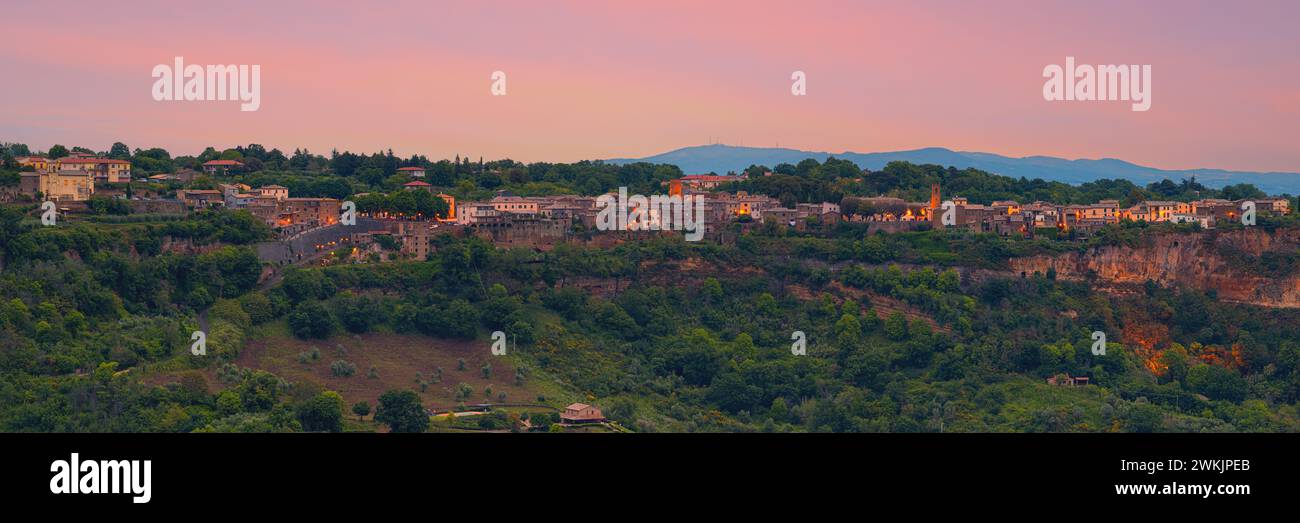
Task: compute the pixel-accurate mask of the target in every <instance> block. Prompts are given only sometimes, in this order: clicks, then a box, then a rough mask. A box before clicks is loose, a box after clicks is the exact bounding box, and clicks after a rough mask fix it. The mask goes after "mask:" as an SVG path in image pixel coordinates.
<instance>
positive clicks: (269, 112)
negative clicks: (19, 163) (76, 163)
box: [0, 0, 1300, 171]
mask: <svg viewBox="0 0 1300 523" xmlns="http://www.w3.org/2000/svg"><path fill="white" fill-rule="evenodd" d="M187 3H194V4H195V6H183V5H181V4H187ZM636 4H639V5H635V6H634V5H632V2H622V1H619V2H608V1H607V2H538V1H531V2H526V1H520V2H515V1H505V0H496V1H491V2H485V1H466V2H438V1H435V2H428V1H426V2H401V3H387V5H385V6H381V7H375V6H371V5H370V3H365V4H361V3H357V2H333V1H313V2H278V1H277V2H266V1H258V2H240V1H224V2H202V3H195V2H179V1H175V0H171V1H166V2H102V1H94V2H56V1H24V0H19V1H8V2H6V6H5V9H4V11H5V13H4V16H3V17H0V70H3V71H5V75H4V81H3V82H0V94H3V96H0V141H18V142H24V143H27V144H29V145H31V146H33V147H36V148H39V149H44V148H47V147H49V146H50V145H51V144H54V143H61V144H64V145H68V146H72V145H82V146H85V147H90V148H92V149H97V150H106V149H107V148H108V147H109V145H110V144H112V143H113V142H114V141H122V142H125V143H127V144H128V145H130V146H131V147H133V148H134V147H154V146H158V147H164V148H166V149H168V150H170V151H171V152H172V153H173V154H174V155H180V154H197V153H198V152H200V151H201V150H202V149H203V148H204V147H206V146H215V147H218V148H226V147H233V146H235V145H243V144H248V143H260V144H263V145H265V146H267V147H268V148H269V147H279V148H280V149H282V150H287V151H292V150H293V149H294V148H295V147H306V148H308V149H310V150H312V151H313V152H318V153H328V151H329V150H330V149H332V148H338V149H340V150H343V149H349V150H353V151H376V150H380V149H387V148H392V149H393V150H394V152H396V153H398V154H400V155H410V154H413V153H419V154H425V155H428V156H430V157H431V158H435V159H438V158H444V157H451V156H452V155H455V154H461V155H469V156H472V157H475V158H476V157H478V156H484V157H486V158H489V159H492V158H513V159H516V160H521V161H576V160H581V159H595V158H609V157H638V156H647V155H651V154H656V153H660V152H665V151H667V150H670V149H675V148H678V147H683V146H689V145H699V144H704V143H708V142H709V141H716V142H723V143H729V144H737V145H747V146H773V145H777V144H780V145H781V146H784V147H794V148H801V149H809V150H821V151H831V152H839V151H845V150H851V151H857V152H875V151H890V150H900V149H913V148H919V147H928V146H940V147H948V148H952V149H957V150H968V151H985V152H994V153H1001V154H1007V155H1012V156H1024V155H1035V154H1044V155H1053V156H1061V157H1066V158H1097V157H1117V158H1123V159H1126V160H1130V161H1134V162H1137V163H1141V164H1146V165H1151V166H1154V167H1163V168H1194V167H1220V168H1229V169H1243V170H1281V171H1300V146H1298V145H1297V144H1300V139H1298V138H1300V36H1297V35H1298V34H1300V31H1297V29H1296V28H1297V26H1300V2H1294V1H1285V0H1280V1H1273V2H1219V1H1191V0H1184V1H1170V2H1118V1H1116V2H1111V1H1101V2H1097V1H1094V2H1086V3H1080V2H989V1H981V2H970V1H898V2H846V1H840V2H830V1H828V2H809V1H800V2H789V1H783V2H705V1H675V0H657V1H654V2H648V1H647V2H636ZM175 56H183V57H184V58H185V61H186V63H191V64H203V65H206V64H258V65H261V67H262V104H261V109H260V110H259V111H257V112H241V111H240V110H239V107H238V104H237V103H235V102H156V101H154V100H153V99H152V98H151V97H150V88H151V86H152V85H153V81H154V79H153V78H152V77H151V76H150V72H151V70H152V69H153V67H154V65H156V64H170V63H171V61H172V58H173V57H175ZM1066 56H1074V57H1076V60H1077V61H1078V62H1079V63H1081V64H1094V65H1095V64H1149V65H1151V66H1152V69H1153V75H1152V77H1153V90H1154V95H1153V97H1152V100H1153V103H1152V106H1151V110H1150V111H1148V112H1133V111H1130V110H1129V105H1128V104H1127V103H1124V102H1090V103H1069V102H1047V101H1045V100H1043V98H1042V94H1041V93H1042V86H1043V81H1044V80H1043V78H1042V77H1041V73H1042V70H1043V67H1044V66H1046V65H1048V64H1062V63H1063V62H1064V60H1065V57H1066ZM495 70H502V71H505V72H506V74H507V75H508V89H509V91H508V93H509V94H508V95H506V96H503V97H494V96H492V95H491V93H490V90H489V88H490V84H491V80H490V75H491V73H492V71H495ZM795 70H802V71H804V72H806V73H807V75H808V94H807V96H804V97H795V96H792V95H791V94H790V83H791V81H790V74H791V72H793V71H795Z"/></svg>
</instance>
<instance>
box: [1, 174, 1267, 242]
mask: <svg viewBox="0 0 1300 523" xmlns="http://www.w3.org/2000/svg"><path fill="white" fill-rule="evenodd" d="M16 161H17V163H18V164H19V165H20V166H22V168H23V169H24V170H23V172H21V173H20V175H21V183H20V184H19V187H18V190H17V192H16V194H11V195H10V197H11V198H22V199H27V200H31V201H36V200H41V199H47V200H50V201H54V202H57V204H58V205H59V207H60V209H61V211H63V212H65V213H69V214H73V215H75V214H77V213H78V212H81V211H85V210H86V208H87V207H86V202H88V201H89V200H91V199H92V198H93V197H95V196H96V195H100V196H101V197H109V198H114V199H118V200H122V201H125V202H126V203H127V204H128V205H129V206H130V209H131V212H143V213H172V214H181V213H189V212H194V211H198V210H210V209H232V210H245V211H247V212H249V213H250V214H252V215H253V216H255V217H256V218H258V219H260V220H261V221H262V222H264V223H265V224H266V225H267V226H269V227H270V228H271V229H272V230H273V231H275V233H276V237H277V238H281V239H285V238H293V237H298V236H301V235H302V234H303V233H306V232H311V231H314V230H318V229H322V228H326V227H330V226H335V225H338V224H339V219H340V213H341V211H342V202H343V200H340V199H337V198H323V197H300V196H294V195H291V194H290V191H289V189H288V188H287V187H284V186H282V185H276V184H268V185H263V186H260V187H251V186H249V185H246V184H243V183H239V182H237V181H233V180H232V181H231V182H230V183H218V184H217V185H216V188H211V189H208V188H181V189H178V190H176V191H175V192H174V194H171V195H169V194H157V193H153V192H151V191H148V190H142V191H134V192H132V191H130V190H129V189H123V188H122V187H123V186H124V185H125V186H128V187H129V186H130V183H129V182H131V181H137V182H152V183H166V182H178V183H180V184H182V186H184V187H189V184H190V183H191V182H193V181H194V180H195V179H196V178H197V177H200V176H204V177H208V178H210V179H214V180H221V179H229V178H231V176H229V175H230V174H232V173H235V172H240V171H242V169H243V168H244V167H245V166H244V164H243V163H242V162H240V161H237V160H222V159H216V160H209V161H206V162H203V163H202V164H201V171H199V170H178V171H177V172H174V173H159V174H154V175H151V176H148V177H141V178H138V179H133V178H132V170H131V163H130V162H128V161H125V160H116V159H109V158H104V157H100V156H97V155H93V154H88V153H73V154H70V155H69V156H66V157H62V158H58V159H49V158H46V157H43V156H24V157H18V158H16ZM396 171H397V174H399V175H401V176H403V177H405V179H409V180H410V181H409V182H406V183H404V184H403V185H402V186H401V190H402V191H409V192H413V193H425V194H423V195H420V194H416V195H412V196H413V199H416V200H419V198H420V197H422V198H423V200H422V201H424V202H426V203H427V202H435V201H436V202H437V203H436V204H431V205H425V208H424V209H422V210H420V209H412V210H411V212H404V211H399V210H394V209H386V208H383V207H384V206H383V205H382V204H368V202H370V197H372V196H373V195H371V194H370V193H357V194H354V195H353V196H352V197H351V199H353V200H356V201H357V202H360V203H359V208H358V211H359V215H360V217H362V218H363V219H369V220H370V221H369V222H367V223H368V226H367V227H365V228H364V229H365V230H364V231H362V232H355V231H347V230H346V229H345V230H343V231H342V232H344V233H348V234H333V233H331V234H333V236H337V238H335V239H332V240H327V241H322V242H320V243H317V244H315V245H312V246H311V247H312V248H314V250H316V251H322V250H329V249H332V248H336V247H338V246H339V245H340V244H343V243H347V244H349V245H351V246H352V247H354V248H355V249H356V250H355V252H356V253H358V254H369V253H378V252H380V251H382V250H383V246H382V245H381V244H376V243H375V236H376V235H387V236H391V237H393V238H395V239H396V244H397V245H398V246H399V251H400V252H401V253H402V254H404V255H407V256H409V257H414V258H416V259H423V258H425V257H426V256H427V255H428V253H429V243H428V242H429V238H430V237H431V235H432V234H433V233H434V232H460V233H462V234H467V235H475V236H479V237H482V238H485V239H488V240H490V241H492V242H494V243H496V244H499V245H503V246H529V247H535V248H541V249H545V248H548V247H550V246H553V245H555V244H556V243H558V242H562V241H575V240H582V241H588V242H595V243H596V244H602V243H604V244H608V243H609V242H616V241H621V240H623V239H627V238H630V237H635V236H637V235H647V234H668V233H663V232H649V231H632V230H626V229H624V230H619V231H602V230H600V229H599V228H598V227H597V223H596V222H597V215H598V213H599V211H600V206H599V205H598V200H599V197H598V196H580V195H571V194H561V195H550V196H516V195H512V194H510V193H509V192H508V191H506V190H498V191H496V193H495V195H494V196H492V197H491V198H488V199H484V200H481V201H457V199H456V197H454V196H452V195H450V194H447V193H446V192H442V191H441V190H439V188H438V187H437V186H435V185H433V184H431V183H429V182H427V181H425V178H426V171H427V169H426V168H424V167H419V166H407V167H400V168H397V169H396ZM771 175H772V172H771V171H763V172H762V173H758V174H755V176H771ZM750 177H751V175H750V174H748V173H741V174H734V175H714V174H691V175H684V176H680V177H678V178H675V179H671V180H668V181H665V182H663V183H662V184H661V185H662V189H663V190H664V191H665V192H666V193H667V194H668V195H671V196H685V195H695V196H698V197H702V199H703V202H704V217H705V220H704V228H705V231H704V238H706V239H707V240H709V241H714V242H719V243H730V242H733V241H734V240H735V239H736V238H737V237H738V236H739V235H742V234H744V233H745V232H748V231H750V230H752V229H754V228H756V227H763V226H769V227H777V228H789V229H793V230H795V231H799V232H807V231H813V232H816V231H818V230H829V229H830V228H833V227H834V226H835V225H836V224H839V223H866V224H868V232H876V231H883V232H902V231H912V230H921V229H925V228H937V227H944V226H947V227H956V228H961V229H966V230H969V231H971V232H979V233H993V234H997V235H999V236H1018V237H1025V238H1032V237H1033V236H1034V235H1035V234H1036V231H1042V230H1057V231H1069V232H1071V233H1072V235H1073V237H1076V238H1086V237H1088V236H1089V235H1091V234H1093V233H1095V232H1096V231H1097V230H1098V229H1100V228H1102V227H1104V226H1106V225H1110V224H1117V223H1120V222H1122V221H1125V220H1130V221H1134V222H1139V221H1140V222H1149V223H1161V222H1169V223H1195V224H1197V225H1198V226H1199V227H1200V228H1202V229H1213V228H1215V227H1216V224H1218V223H1221V222H1223V221H1224V220H1228V221H1234V220H1239V219H1240V215H1241V213H1242V209H1243V204H1244V203H1245V202H1247V201H1250V202H1252V203H1253V204H1254V205H1255V209H1256V211H1257V212H1258V213H1260V214H1263V215H1286V214H1288V213H1289V211H1290V200H1289V199H1287V198H1273V197H1265V198H1250V199H1237V200H1226V199H1199V200H1193V201H1167V200H1166V201H1161V200H1144V201H1138V202H1136V203H1135V204H1133V205H1130V206H1123V205H1121V204H1120V202H1119V200H1115V199H1107V200H1100V201H1097V202H1094V203H1089V204H1058V203H1053V202H1047V201H1034V202H1027V203H1021V202H1017V201H1013V200H1000V201H992V202H991V203H989V204H978V203H971V202H970V201H969V200H968V199H967V198H966V197H964V196H963V195H960V194H954V195H945V194H943V188H942V187H940V186H939V185H938V184H934V185H932V186H931V189H930V198H929V201H921V202H916V201H906V200H904V199H902V198H897V197H890V196H875V197H858V196H846V197H844V198H842V199H841V200H840V201H825V202H805V203H798V202H786V203H783V202H782V201H781V199H778V198H774V197H771V196H766V195H760V194H750V193H748V192H746V191H744V190H728V189H727V188H728V187H729V186H731V185H735V184H737V183H738V182H744V181H746V180H748V179H750ZM128 192H132V194H127V193H128ZM616 192H617V191H610V194H614V193H616ZM426 195H427V196H426ZM380 197H383V195H380ZM945 201H946V202H950V203H951V205H950V206H949V208H950V209H951V214H950V220H951V221H950V223H949V224H947V225H945V224H943V222H942V216H943V213H944V208H945V207H944V204H945ZM439 229H441V230H439ZM297 257H298V258H301V255H298V256H297Z"/></svg>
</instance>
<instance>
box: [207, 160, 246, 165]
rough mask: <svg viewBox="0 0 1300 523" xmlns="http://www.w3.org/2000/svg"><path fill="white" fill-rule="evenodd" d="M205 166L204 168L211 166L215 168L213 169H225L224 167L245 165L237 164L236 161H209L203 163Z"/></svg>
mask: <svg viewBox="0 0 1300 523" xmlns="http://www.w3.org/2000/svg"><path fill="white" fill-rule="evenodd" d="M203 165H204V166H209V165H210V166H213V167H224V166H231V165H244V164H242V163H239V162H236V161H234V160H208V161H206V162H203Z"/></svg>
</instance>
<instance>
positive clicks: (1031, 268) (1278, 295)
mask: <svg viewBox="0 0 1300 523" xmlns="http://www.w3.org/2000/svg"><path fill="white" fill-rule="evenodd" d="M1297 253H1300V229H1295V228H1289V229H1276V230H1264V229H1262V228H1246V229H1238V230H1232V231H1206V232H1201V233H1164V234H1147V235H1145V236H1143V237H1142V239H1141V240H1139V241H1137V242H1135V245H1109V246H1102V247H1093V248H1089V249H1087V250H1085V251H1082V252H1072V253H1067V254H1058V255H1040V256H1031V257H1024V258H1012V259H1011V260H1009V265H1010V268H1011V270H1012V271H1013V272H1015V273H1016V274H1017V275H1020V274H1025V275H1032V274H1033V273H1035V272H1037V273H1040V274H1047V273H1048V272H1049V270H1053V269H1054V270H1055V272H1056V277H1057V278H1059V279H1064V280H1085V279H1091V280H1093V281H1096V282H1097V283H1099V284H1112V285H1118V286H1123V285H1128V284H1137V285H1141V284H1144V283H1146V281H1147V280H1152V281H1155V282H1156V283H1158V284H1160V285H1163V286H1185V287H1189V288H1192V289H1197V290H1200V291H1211V290H1213V291H1215V292H1216V293H1217V295H1218V298H1219V299H1220V300H1223V301H1229V302H1237V303H1251V304H1256V305H1262V306H1267V307H1292V308H1296V307H1300V271H1297V270H1295V269H1296V265H1297V260H1298V259H1300V256H1298V255H1297Z"/></svg>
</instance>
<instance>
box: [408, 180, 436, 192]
mask: <svg viewBox="0 0 1300 523" xmlns="http://www.w3.org/2000/svg"><path fill="white" fill-rule="evenodd" d="M402 188H403V189H406V190H408V191H429V192H433V185H430V184H428V183H425V182H422V181H420V180H416V181H413V182H407V183H404V184H402Z"/></svg>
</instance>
